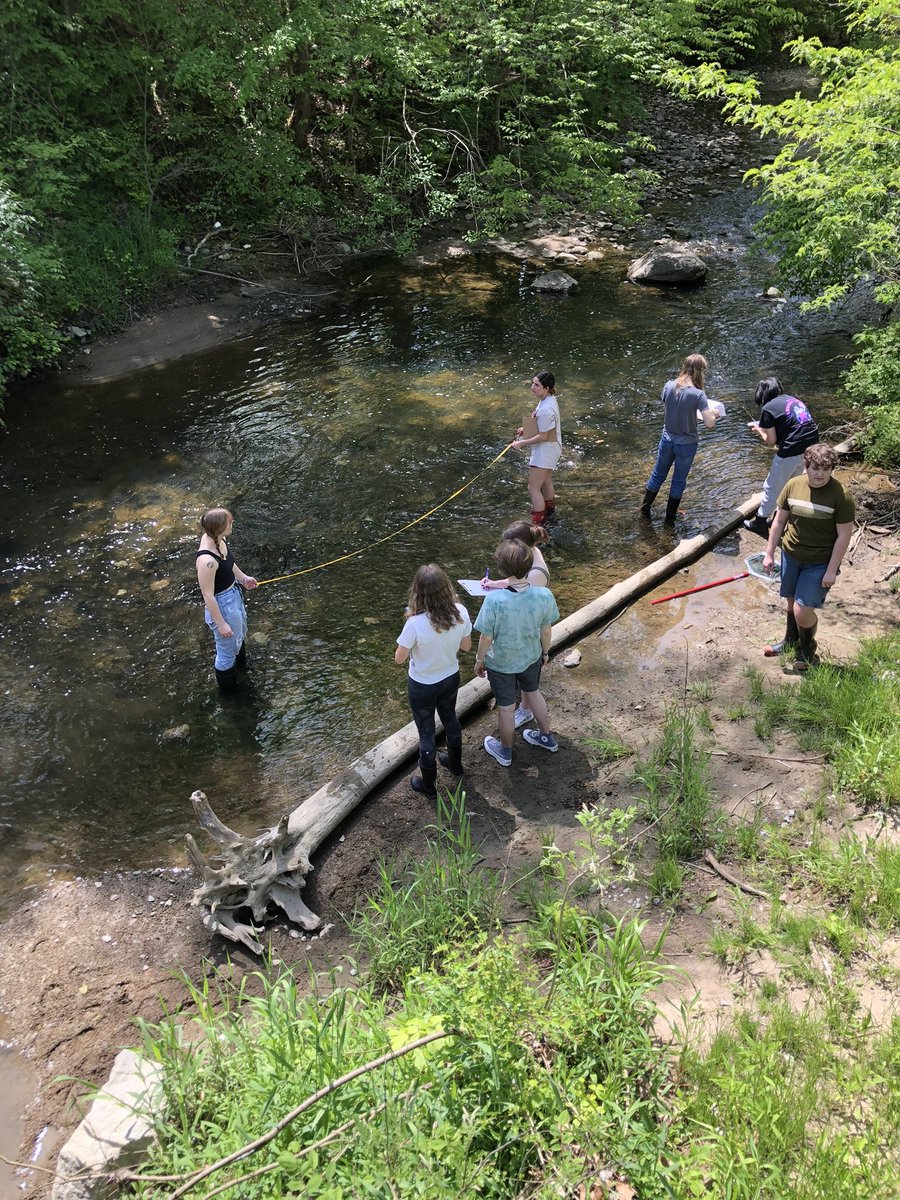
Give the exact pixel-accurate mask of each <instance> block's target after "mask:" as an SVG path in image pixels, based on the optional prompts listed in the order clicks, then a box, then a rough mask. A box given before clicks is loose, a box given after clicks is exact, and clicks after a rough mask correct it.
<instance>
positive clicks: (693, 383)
mask: <svg viewBox="0 0 900 1200" xmlns="http://www.w3.org/2000/svg"><path fill="white" fill-rule="evenodd" d="M707 365H708V364H707V362H706V359H705V358H704V357H703V355H702V354H689V355H688V356H687V358H686V359H685V360H684V362H683V363H682V364H681V373H680V375H679V376H678V378H677V379H670V380H669V381H668V383H666V385H665V387H664V388H663V390H662V394H661V396H660V399H661V400H662V402H663V405H664V407H665V410H666V419H665V422H664V424H663V431H662V437H661V438H660V439H659V446H658V448H657V451H656V463H655V465H654V467H653V472H652V474H651V475H650V478H649V479H648V480H647V484H646V490H645V491H644V500H643V503H642V504H641V516H642V517H647V518H648V519H649V517H650V505H651V504H652V503H653V501H654V500H655V499H656V497H657V496H658V495H659V489H660V488H661V487H662V485H663V484H664V483H665V481H666V478H667V476H668V474H669V471H671V470H672V466H673V464H674V466H675V471H674V473H673V475H672V482H671V484H670V485H669V499H668V502H667V504H666V524H668V525H671V524H673V523H674V521H675V517H676V516H677V514H678V504H679V501H680V500H681V497H682V496H683V495H684V489H685V487H686V486H687V477H688V472H689V471H690V469H691V464H692V463H693V461H694V455H695V454H696V453H697V442H698V435H697V414H698V413H699V414H700V418H701V420H702V421H703V424H704V425H705V426H706V428H707V429H712V427H713V425H715V423H716V413H715V410H714V409H713V408H712V406H711V404H710V402H709V399H708V397H707V395H706V392H705V391H704V390H703V373H704V371H705V370H706V368H707Z"/></svg>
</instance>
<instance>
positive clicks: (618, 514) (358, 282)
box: [0, 171, 849, 912]
mask: <svg viewBox="0 0 900 1200" xmlns="http://www.w3.org/2000/svg"><path fill="white" fill-rule="evenodd" d="M751 204H752V196H751V195H750V193H749V192H748V191H747V190H746V189H745V188H744V187H743V186H742V185H741V184H740V172H735V171H732V172H731V173H730V174H728V175H726V176H724V177H721V178H718V179H715V178H713V179H710V180H708V181H707V182H706V183H705V184H703V185H698V186H696V187H695V188H694V189H693V193H692V195H691V197H690V199H689V200H688V199H685V200H680V201H669V202H665V203H662V202H661V203H660V204H658V205H657V206H656V208H655V209H654V211H653V212H652V213H651V215H650V217H649V218H648V223H647V226H646V228H645V230H644V233H643V234H642V236H641V238H640V240H639V241H638V243H637V245H638V247H640V248H643V247H644V246H645V245H646V244H648V243H649V241H650V240H651V239H652V237H653V236H655V235H656V234H657V233H658V232H659V230H660V229H661V228H662V226H663V225H664V224H665V223H666V222H669V221H673V220H674V221H678V222H679V223H680V224H682V225H685V224H687V226H688V228H690V229H691V230H692V231H693V232H694V235H695V237H699V238H701V239H702V240H703V242H704V243H705V251H704V253H705V255H706V257H707V258H708V259H709V262H710V277H709V282H708V283H707V284H706V285H705V286H704V287H702V288H699V289H696V290H691V291H668V292H665V291H658V290H655V289H646V288H640V287H636V286H632V285H630V284H628V283H626V282H625V271H626V268H627V263H628V261H629V259H630V258H631V257H633V254H631V253H626V252H624V251H616V250H611V251H609V252H608V253H607V255H606V257H605V258H604V259H603V260H601V261H599V262H596V263H590V264H584V265H583V266H581V267H579V268H578V269H577V270H576V271H575V273H576V274H577V276H578V279H579V286H578V288H577V289H576V291H575V292H574V294H571V295H568V296H559V295H538V294H535V293H533V292H532V291H531V290H530V286H529V285H530V282H531V279H532V278H533V270H532V269H529V268H525V267H523V265H522V264H521V263H520V262H518V261H516V260H514V259H511V258H507V257H498V256H476V257H470V258H466V259H459V260H453V261H450V262H447V263H445V264H443V265H442V266H441V267H440V268H416V267H405V266H403V265H401V264H399V263H398V262H397V261H396V260H393V259H385V260H384V261H383V262H380V263H378V264H377V265H375V266H373V265H372V263H371V262H368V263H366V264H365V265H364V266H361V265H356V266H352V267H350V268H349V269H348V270H347V272H346V273H345V275H344V276H343V277H342V279H341V280H340V281H339V287H338V292H337V294H336V295H335V297H334V298H333V299H331V300H329V301H328V302H327V303H326V306H325V307H323V308H321V309H319V310H318V311H316V313H315V314H314V315H312V316H311V317H308V318H304V319H300V320H291V321H287V322H282V323H280V324H276V325H272V326H271V327H269V328H267V329H265V330H264V331H263V332H261V333H255V334H253V335H252V336H250V337H246V338H243V339H240V340H237V341H235V342H233V343H231V344H229V345H227V346H225V347H224V348H221V347H220V348H217V349H215V350H213V351H210V352H208V353H204V354H198V355H196V356H193V357H190V358H186V359H181V360H178V361H175V362H172V363H170V364H167V365H164V366H161V367H158V368H154V369H149V370H145V371H143V372H140V373H138V374H135V375H133V376H131V377H128V378H126V379H119V380H116V381H115V382H110V383H107V384H103V385H97V384H94V385H90V386H79V387H74V386H71V385H69V384H65V383H62V382H55V383H54V382H53V381H51V382H49V383H45V384H42V385H40V386H36V387H33V388H31V389H29V390H28V391H26V392H22V393H19V394H18V395H17V396H16V397H15V398H14V401H13V403H12V404H11V405H10V408H9V411H8V414H7V416H8V423H9V427H8V430H7V433H6V435H5V437H4V440H3V447H2V451H3V468H2V472H3V473H2V497H3V499H2V503H3V516H4V521H3V526H4V529H3V532H2V534H0V555H2V557H0V596H2V602H3V609H4V618H3V627H2V631H0V721H2V730H3V740H2V749H0V758H2V762H0V766H2V777H3V785H2V796H0V829H2V840H0V885H2V895H3V897H4V900H3V902H2V903H3V905H4V906H5V907H4V908H3V910H2V911H4V912H8V911H9V910H10V908H11V907H12V906H13V905H14V904H16V903H18V902H19V901H20V900H21V898H22V897H23V896H24V895H27V894H28V891H29V889H31V888H34V887H37V886H39V885H40V883H41V882H42V880H43V879H44V878H45V877H46V874H47V872H48V871H50V870H53V871H60V872H63V873H66V874H78V873H82V872H93V871H99V870H102V869H104V868H107V867H112V866H116V867H118V868H134V869H137V868H144V867H148V866H152V865H158V864H161V863H171V862H177V861H180V856H181V847H182V844H183V839H184V835H185V833H186V832H188V831H191V830H192V829H193V825H194V821H193V815H192V812H191V809H190V805H189V803H188V797H189V794H190V792H191V791H192V790H193V789H194V788H197V787H201V788H203V790H204V791H206V792H207V794H208V795H209V797H210V799H211V801H212V803H213V806H214V807H215V808H216V810H217V811H218V813H219V814H220V816H221V817H222V818H223V819H225V820H226V821H229V822H231V823H234V824H235V825H236V826H237V827H238V828H240V829H242V830H243V831H245V832H252V831H254V830H256V829H257V828H261V827H263V826H265V825H267V824H268V823H270V822H271V821H272V819H273V818H275V817H276V816H277V815H278V813H279V812H280V811H281V810H282V809H283V808H284V807H285V806H286V805H288V804H292V803H295V802H297V801H299V800H300V799H301V798H302V797H303V796H304V795H306V794H307V793H308V792H309V791H310V790H311V789H312V788H314V787H315V786H318V784H319V783H320V782H321V781H322V779H323V778H324V777H327V776H328V775H329V774H331V773H333V772H335V771H337V770H338V769H340V768H341V767H342V766H343V765H345V764H346V763H347V762H349V761H350V760H351V759H352V758H353V757H355V756H356V755H358V754H360V753H361V752H362V751H364V750H365V749H366V748H367V747H368V746H369V745H371V744H372V743H373V742H374V741H376V740H378V739H379V738H380V737H382V736H383V735H385V734H387V733H388V732H389V731H391V730H392V729H394V728H396V727H397V726H399V725H400V724H403V723H405V722H406V720H407V719H408V710H407V707H406V701H405V686H404V672H403V670H402V669H400V668H397V667H395V666H394V664H393V661H392V655H393V649H394V639H395V637H396V635H397V633H398V632H399V630H400V627H401V623H402V617H401V610H402V608H403V606H404V603H405V599H406V593H407V589H408V586H409V582H410V580H411V578H412V575H413V572H414V571H415V569H416V567H417V566H418V565H419V564H420V563H422V562H425V561H429V560H436V561H438V562H440V563H441V564H443V565H444V567H445V568H446V569H447V570H448V572H449V573H450V574H451V575H452V576H454V577H460V576H473V575H474V576H477V575H480V574H481V573H482V572H483V570H484V567H485V565H486V564H487V563H489V561H490V557H491V551H492V549H493V547H494V545H495V543H496V539H497V537H498V534H499V532H500V531H501V530H502V528H503V527H504V525H505V524H506V523H507V521H509V520H510V519H512V518H514V517H517V516H523V515H526V513H527V511H528V507H529V506H528V502H527V494H526V491H525V473H526V472H525V465H524V463H525V459H524V456H522V455H516V454H512V453H511V454H510V455H508V456H507V457H506V458H504V459H503V460H501V462H500V463H499V464H497V465H496V466H495V467H493V468H492V469H491V470H490V471H489V472H487V473H486V474H485V475H483V476H482V477H481V478H480V479H479V480H478V481H477V482H476V483H475V484H474V485H473V486H472V487H471V488H469V489H468V490H467V491H465V492H464V493H463V494H462V495H461V496H460V497H459V498H458V499H457V500H455V501H453V503H451V504H450V505H448V506H447V507H445V508H443V509H441V511H440V512H439V513H437V514H435V515H434V516H433V517H431V518H429V519H428V520H426V521H424V522H422V523H421V524H417V525H415V526H414V527H413V528H411V529H409V530H408V531H407V532H405V533H403V534H402V535H401V536H400V537H398V538H396V539H395V540H393V541H391V542H389V543H388V544H386V545H384V546H382V547H380V548H378V549H377V550H374V551H371V552H370V553H368V554H366V555H365V556H363V557H361V558H356V559H352V560H350V561H348V562H344V563H341V564H339V565H336V566H333V567H330V568H328V569H327V570H323V571H320V572H316V573H314V574H311V575H307V576H304V577H301V578H299V579H295V580H290V581H286V582H284V583H277V584H272V585H270V586H267V587H265V588H262V589H260V590H259V591H258V592H256V593H254V594H252V595H250V596H249V598H248V610H249V621H250V631H251V641H250V642H249V652H250V654H251V656H252V660H253V661H252V678H253V682H254V689H253V692H252V693H251V694H249V695H247V696H245V697H244V698H243V699H242V700H241V701H240V702H238V703H230V704H223V703H222V702H221V700H220V699H219V697H218V695H217V693H216V690H215V686H214V682H213V676H212V639H211V637H210V635H209V634H208V632H207V630H206V628H205V626H204V624H203V619H202V605H201V602H200V597H199V592H198V588H197V584H196V578H195V575H194V550H195V548H196V544H197V520H198V517H199V515H200V513H201V512H202V510H203V509H204V508H205V507H207V506H208V505H210V504H213V503H221V504H224V505H226V506H228V507H229V508H230V509H231V510H232V511H233V513H234V516H235V528H234V534H233V537H232V539H231V544H232V547H233V549H234V551H235V554H236V558H237V561H238V563H239V564H240V565H241V566H242V567H243V568H244V569H245V570H247V571H249V572H251V573H253V574H255V575H257V576H258V577H259V578H264V577H267V576H272V575H280V574H282V573H283V572H285V571H288V570H294V569H299V568H303V567H305V566H310V565H313V564H316V563H319V562H321V561H323V560H327V559H331V558H333V557H335V556H338V555H341V554H343V553H345V552H347V551H348V550H352V549H354V548H355V547H358V546H361V545H365V544H367V543H369V542H372V541H374V540H375V539H377V538H379V537H381V536H383V535H384V534H385V533H387V532H389V531H391V530H393V529H396V528H397V527H399V526H402V525H404V524H405V523H406V522H408V521H410V520H412V519H413V518H414V517H416V516H418V515H419V514H420V513H422V512H424V511H426V510H427V509H429V508H431V507H432V506H433V505H434V504H436V503H438V502H439V501H440V500H442V499H444V498H445V497H446V496H448V495H449V494H450V493H451V492H453V491H454V490H455V489H456V488H458V487H459V486H460V485H461V484H462V483H463V482H464V481H466V480H468V479H469V478H471V477H472V476H474V475H476V474H477V473H478V472H479V471H481V470H482V468H483V467H484V466H485V465H486V464H487V463H488V462H489V461H490V459H491V458H492V457H493V456H494V455H495V454H497V453H498V451H499V450H500V449H501V448H502V447H503V446H504V445H505V444H506V443H507V442H508V441H509V440H510V438H511V437H512V435H513V431H514V430H515V427H516V425H517V424H519V423H520V421H521V418H522V416H523V414H524V413H525V412H526V410H527V409H528V408H529V407H530V393H529V383H530V380H531V377H532V374H533V373H534V372H535V371H536V370H539V369H542V368H550V369H552V370H554V371H555V372H556V375H557V379H558V390H559V393H560V403H561V409H562V414H563V432H564V454H563V460H562V463H561V466H560V469H559V471H558V473H557V481H558V484H557V486H558V493H559V514H560V519H559V523H558V526H557V527H556V531H555V533H554V540H553V545H552V547H551V549H550V552H549V558H550V561H551V563H552V569H553V588H554V591H555V593H556V595H557V599H558V602H559V606H560V610H561V611H562V612H563V614H565V613H568V612H571V611H572V610H573V609H574V608H576V607H578V606H579V605H580V604H582V603H584V602H585V601H586V600H588V599H590V598H592V597H594V596H596V595H598V594H600V593H601V592H603V591H604V590H605V589H606V588H607V587H609V586H610V585H611V584H612V583H613V582H615V581H616V580H617V579H619V578H621V577H623V576H624V575H627V574H629V573H630V572H632V571H634V570H637V569H638V568H639V567H640V566H642V565H644V564H645V563H646V562H649V561H651V560H652V559H654V558H656V557H658V556H659V555H661V554H663V553H666V552H667V551H668V550H669V549H670V548H671V546H672V534H671V533H670V532H669V531H665V530H662V529H661V528H660V525H659V519H657V522H656V524H655V525H654V527H653V528H652V529H650V528H648V527H647V526H646V525H645V524H644V523H642V522H640V521H639V520H638V519H637V518H636V511H635V510H636V506H637V502H638V498H639V496H640V493H641V490H642V487H643V484H644V481H645V479H646V477H647V474H648V473H649V469H650V467H651V465H652V459H653V453H654V449H655V446H656V442H657V439H658V436H659V430H660V427H661V409H660V404H659V391H660V388H661V386H662V384H663V382H664V381H665V379H666V378H668V377H670V376H671V375H672V374H673V373H674V370H675V368H677V365H678V364H679V363H680V360H681V358H682V356H683V355H684V354H686V353H688V352H691V351H694V350H702V351H703V352H704V353H705V354H706V355H707V357H708V358H709V360H710V372H709V376H708V389H707V390H708V392H709V394H710V395H711V396H713V397H717V398H720V399H722V400H723V401H724V402H725V404H726V407H727V409H728V417H727V419H726V420H724V421H722V422H720V424H719V425H718V426H717V427H716V428H715V429H714V430H713V431H711V432H708V433H704V434H703V435H702V437H701V446H700V450H699V453H698V455H697V459H696V461H695V465H694V468H693V471H692V474H691V477H690V481H689V486H688V492H687V494H686V497H685V501H686V507H687V509H688V512H689V523H690V524H691V525H692V526H703V525H705V524H706V523H707V522H708V521H709V520H711V519H712V518H713V517H714V516H715V515H716V514H719V513H721V512H722V511H723V510H724V509H727V508H728V507H730V506H732V505H733V504H734V503H736V502H738V501H740V500H742V499H744V498H746V496H747V495H748V494H749V493H750V492H751V491H752V490H754V489H755V488H756V487H758V485H759V483H760V481H761V480H762V478H763V477H764V475H765V472H766V470H767V469H768V464H769V457H768V455H769V452H768V451H766V450H765V449H764V448H763V447H762V446H761V444H760V443H759V441H758V439H757V438H755V437H754V436H752V435H751V434H750V433H749V432H748V431H747V429H746V421H747V420H748V419H750V417H751V416H755V415H756V413H755V411H754V410H753V408H752V401H751V397H752V391H753V387H754V385H755V382H756V380H757V379H758V378H760V377H761V376H762V375H765V374H769V373H771V372H773V371H774V372H776V373H777V374H778V375H779V376H781V378H782V379H783V381H784V382H785V384H786V386H787V387H789V389H790V390H794V391H797V392H798V393H799V394H800V395H802V396H803V397H804V398H805V399H806V400H807V402H808V403H809V404H810V406H811V408H812V409H813V412H814V413H815V415H816V416H817V418H818V420H819V423H820V427H823V428H824V427H827V425H828V424H829V423H830V422H831V421H833V420H837V419H842V418H843V413H839V411H838V409H837V406H836V401H835V400H834V398H833V390H834V382H835V378H836V373H837V369H838V368H836V367H835V366H834V365H833V363H834V360H835V358H836V357H839V356H843V355H846V353H847V351H848V348H849V340H848V337H847V335H846V334H845V333H844V332H842V331H841V330H838V329H837V328H836V327H834V325H833V324H832V323H831V322H829V321H828V320H827V319H824V318H815V319H813V318H808V317H804V316H802V315H800V314H799V312H798V310H797V308H796V307H795V306H793V305H780V304H773V303H771V302H767V301H765V300H763V299H761V298H760V293H761V291H764V289H765V286H766V284H767V283H769V282H770V279H769V271H768V266H767V264H766V262H765V260H764V259H762V258H760V257H756V256H754V255H753V254H752V253H750V252H749V251H748V231H749V223H750V218H751ZM663 499H664V496H663ZM726 549H727V547H726ZM732 552H733V548H732ZM470 606H471V608H472V611H473V613H474V611H475V610H476V608H477V601H472V602H470ZM179 726H187V733H186V736H184V737H181V738H169V737H167V731H171V730H173V729H174V728H176V727H179ZM181 732H182V733H184V731H183V730H182V731H181Z"/></svg>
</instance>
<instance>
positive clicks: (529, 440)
mask: <svg viewBox="0 0 900 1200" xmlns="http://www.w3.org/2000/svg"><path fill="white" fill-rule="evenodd" d="M531 394H532V395H533V396H534V397H535V398H536V399H537V406H536V407H535V409H534V411H533V412H532V413H531V418H530V420H526V423H525V424H524V425H522V426H521V427H520V428H519V429H517V430H516V440H515V441H514V442H513V443H512V445H513V449H514V450H524V449H525V447H526V446H530V447H531V458H530V459H529V462H528V494H529V496H530V497H531V523H532V525H543V524H544V523H545V522H546V520H547V517H548V516H550V515H551V514H553V513H554V512H556V494H555V493H554V491H553V472H554V470H555V469H556V465H557V463H558V462H559V458H560V455H561V454H562V423H561V420H560V415H559V402H558V400H557V398H556V376H555V375H554V374H553V372H552V371H538V373H537V375H535V376H534V378H533V379H532V381H531Z"/></svg>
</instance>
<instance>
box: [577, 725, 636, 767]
mask: <svg viewBox="0 0 900 1200" xmlns="http://www.w3.org/2000/svg"><path fill="white" fill-rule="evenodd" d="M584 744H585V746H586V747H587V748H588V750H590V752H591V758H592V759H593V760H594V761H595V762H596V764H597V765H598V766H601V767H602V766H604V765H605V764H606V763H610V762H615V761H616V760H617V759H620V758H627V757H628V755H629V754H631V748H630V747H629V746H626V745H625V743H624V742H623V741H621V739H620V738H618V737H616V735H615V734H614V733H607V732H606V731H603V730H601V731H600V732H599V733H598V734H597V735H596V736H594V737H589V738H585V739H584Z"/></svg>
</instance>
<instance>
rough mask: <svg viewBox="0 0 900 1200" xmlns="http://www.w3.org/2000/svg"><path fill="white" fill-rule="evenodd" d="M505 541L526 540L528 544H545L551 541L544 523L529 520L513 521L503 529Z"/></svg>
mask: <svg viewBox="0 0 900 1200" xmlns="http://www.w3.org/2000/svg"><path fill="white" fill-rule="evenodd" d="M503 541H504V542H512V541H516V542H524V543H525V545H526V546H543V544H544V542H549V541H550V534H549V533H548V532H547V530H546V529H545V528H544V526H543V525H532V524H530V523H529V522H528V521H521V520H519V521H513V523H512V524H511V525H507V527H506V528H505V529H504V530H503Z"/></svg>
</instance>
